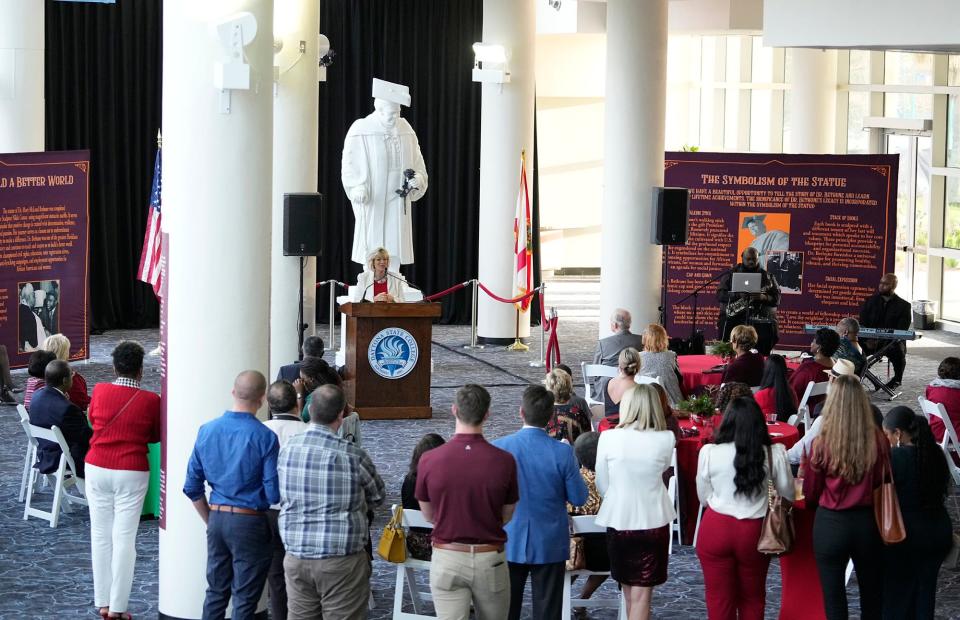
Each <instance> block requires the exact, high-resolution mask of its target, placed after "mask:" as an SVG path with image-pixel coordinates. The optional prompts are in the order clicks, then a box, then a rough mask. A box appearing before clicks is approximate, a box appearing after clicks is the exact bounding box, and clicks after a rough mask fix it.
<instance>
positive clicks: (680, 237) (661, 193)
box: [651, 187, 690, 245]
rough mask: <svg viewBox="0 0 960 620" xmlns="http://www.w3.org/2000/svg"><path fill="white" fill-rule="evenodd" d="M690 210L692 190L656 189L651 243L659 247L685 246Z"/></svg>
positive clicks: (654, 190)
mask: <svg viewBox="0 0 960 620" xmlns="http://www.w3.org/2000/svg"><path fill="white" fill-rule="evenodd" d="M689 209H690V190H688V189H686V188H684V187H654V188H653V226H652V231H651V237H652V238H651V242H652V243H655V244H657V245H685V244H686V243H687V211H688V210H689Z"/></svg>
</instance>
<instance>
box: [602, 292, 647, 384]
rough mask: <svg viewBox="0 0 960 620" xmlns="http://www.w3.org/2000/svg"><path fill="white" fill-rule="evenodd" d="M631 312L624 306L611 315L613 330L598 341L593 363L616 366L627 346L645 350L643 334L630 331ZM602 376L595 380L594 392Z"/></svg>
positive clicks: (611, 328) (611, 327)
mask: <svg viewBox="0 0 960 620" xmlns="http://www.w3.org/2000/svg"><path fill="white" fill-rule="evenodd" d="M632 320H633V319H632V318H631V316H630V313H629V312H628V311H627V310H624V309H623V308H617V309H616V310H614V311H613V313H612V314H611V315H610V331H611V332H613V333H612V334H611V335H610V336H607V337H606V338H601V339H600V340H599V341H598V342H597V349H596V351H594V353H593V363H594V364H603V365H604V366H616V365H617V358H619V357H620V351H623V350H624V349H626V348H627V347H633V348H634V349H636V350H637V351H642V350H643V336H641V335H640V334H634V333H632V332H631V331H630V323H631V322H632ZM600 383H601V378H599V377H598V378H597V379H596V380H595V381H594V389H593V391H592V392H593V393H594V394H596V393H597V388H599V386H600Z"/></svg>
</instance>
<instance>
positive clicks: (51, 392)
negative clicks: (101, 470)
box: [29, 359, 93, 478]
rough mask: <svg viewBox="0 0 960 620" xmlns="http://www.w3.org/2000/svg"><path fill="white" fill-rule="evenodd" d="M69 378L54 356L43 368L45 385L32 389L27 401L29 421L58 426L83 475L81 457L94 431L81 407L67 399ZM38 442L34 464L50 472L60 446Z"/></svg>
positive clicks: (56, 462) (67, 370)
mask: <svg viewBox="0 0 960 620" xmlns="http://www.w3.org/2000/svg"><path fill="white" fill-rule="evenodd" d="M72 378H73V371H72V370H71V369H70V365H69V364H67V363H66V362H64V361H61V360H57V359H55V360H53V361H51V362H50V363H48V364H47V367H46V370H45V371H44V381H45V383H46V385H45V386H44V387H42V388H40V389H39V390H37V391H36V392H34V394H33V400H32V401H31V403H30V411H29V414H30V424H33V425H35V426H40V427H42V428H51V427H54V426H57V427H59V428H60V432H61V433H63V438H64V439H65V440H66V441H67V446H69V448H70V456H72V457H73V463H74V465H76V467H77V472H76V473H77V476H79V477H80V478H83V477H85V471H84V460H85V458H86V455H87V450H88V449H89V448H90V437H91V436H92V435H93V431H92V430H91V429H90V426H89V424H87V417H86V416H85V415H84V414H83V411H81V410H80V407H77V406H76V405H75V404H73V403H71V402H70V401H69V400H68V399H67V394H68V393H69V392H70V385H71V380H72ZM37 443H38V446H37V463H36V465H34V467H36V468H37V470H38V471H39V472H40V473H41V474H52V473H53V472H55V471H57V467H59V464H60V455H61V454H62V451H61V450H60V446H59V445H58V444H57V443H55V442H52V441H47V440H46V439H38V440H37Z"/></svg>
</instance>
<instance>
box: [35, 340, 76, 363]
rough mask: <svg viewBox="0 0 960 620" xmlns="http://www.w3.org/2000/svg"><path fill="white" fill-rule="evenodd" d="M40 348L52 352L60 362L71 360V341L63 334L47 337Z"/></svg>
mask: <svg viewBox="0 0 960 620" xmlns="http://www.w3.org/2000/svg"><path fill="white" fill-rule="evenodd" d="M40 348H42V349H43V350H44V351H50V352H51V353H53V354H54V355H56V356H57V359H58V360H62V361H64V362H66V361H67V360H68V359H69V358H70V339H69V338H67V337H66V336H64V335H63V334H53V335H51V336H47V339H46V340H44V341H43V346H42V347H40Z"/></svg>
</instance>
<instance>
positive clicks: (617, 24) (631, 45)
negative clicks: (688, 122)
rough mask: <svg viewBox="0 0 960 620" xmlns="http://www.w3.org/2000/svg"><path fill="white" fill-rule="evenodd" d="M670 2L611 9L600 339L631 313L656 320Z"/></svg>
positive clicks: (618, 4) (621, 3)
mask: <svg viewBox="0 0 960 620" xmlns="http://www.w3.org/2000/svg"><path fill="white" fill-rule="evenodd" d="M666 90H667V0H645V1H644V2H637V1H636V0H610V1H609V2H608V3H607V92H606V112H605V114H606V131H605V132H604V140H605V146H604V164H603V165H604V195H603V209H602V218H603V219H602V231H601V244H602V246H603V247H602V248H601V258H600V260H601V264H600V335H601V336H605V335H607V334H608V333H609V321H608V320H607V317H609V316H610V313H611V312H612V311H613V310H614V309H615V308H620V307H622V308H626V309H627V310H629V311H630V313H631V314H632V315H633V323H634V325H636V326H637V329H636V330H635V331H639V329H640V326H642V325H645V324H646V323H652V322H655V321H656V320H657V318H658V316H657V307H658V306H659V302H660V246H657V245H653V244H652V243H651V241H650V229H651V211H652V193H653V190H652V188H653V187H655V186H658V185H663V150H664V127H665V123H666V121H665V118H666Z"/></svg>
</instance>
